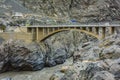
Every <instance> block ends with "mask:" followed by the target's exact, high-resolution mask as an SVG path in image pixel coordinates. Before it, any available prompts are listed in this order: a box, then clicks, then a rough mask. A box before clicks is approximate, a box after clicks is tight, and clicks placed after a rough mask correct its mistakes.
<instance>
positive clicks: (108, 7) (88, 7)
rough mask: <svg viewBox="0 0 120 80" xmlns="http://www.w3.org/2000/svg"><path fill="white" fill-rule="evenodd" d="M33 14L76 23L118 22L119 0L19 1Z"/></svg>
mask: <svg viewBox="0 0 120 80" xmlns="http://www.w3.org/2000/svg"><path fill="white" fill-rule="evenodd" d="M21 3H22V4H23V5H24V6H25V7H27V8H29V9H30V10H32V11H33V12H35V13H39V14H40V15H42V16H50V17H52V18H54V19H61V20H64V19H65V20H66V21H69V20H73V19H75V20H76V21H78V22H98V21H112V20H114V21H118V20H120V13H119V12H120V0H21Z"/></svg>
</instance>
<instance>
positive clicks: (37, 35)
mask: <svg viewBox="0 0 120 80" xmlns="http://www.w3.org/2000/svg"><path fill="white" fill-rule="evenodd" d="M25 28H27V33H31V34H32V41H37V42H40V41H44V40H45V39H47V38H49V37H50V36H52V35H54V34H56V33H59V32H63V31H69V30H74V31H79V32H82V33H86V34H88V35H91V36H93V37H95V38H97V39H99V40H101V39H104V38H105V37H107V36H110V35H113V34H115V33H116V26H105V25H39V26H29V27H25Z"/></svg>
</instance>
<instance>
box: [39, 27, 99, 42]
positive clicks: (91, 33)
mask: <svg viewBox="0 0 120 80" xmlns="http://www.w3.org/2000/svg"><path fill="white" fill-rule="evenodd" d="M70 30H72V31H78V32H82V33H86V34H88V35H90V36H93V37H95V38H97V39H98V40H99V39H100V37H99V35H98V34H95V33H93V32H90V31H87V30H81V29H59V30H55V31H53V32H50V33H49V34H47V35H45V36H44V37H43V38H41V39H40V42H41V41H44V40H46V39H47V38H49V37H50V36H52V35H54V34H56V33H59V32H63V31H70Z"/></svg>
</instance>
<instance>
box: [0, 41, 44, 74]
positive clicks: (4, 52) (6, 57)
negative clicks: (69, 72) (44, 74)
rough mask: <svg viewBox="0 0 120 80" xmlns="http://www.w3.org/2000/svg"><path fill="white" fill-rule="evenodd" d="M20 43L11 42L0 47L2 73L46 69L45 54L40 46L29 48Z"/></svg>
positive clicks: (0, 70)
mask: <svg viewBox="0 0 120 80" xmlns="http://www.w3.org/2000/svg"><path fill="white" fill-rule="evenodd" d="M21 44H22V43H21V42H19V41H15V42H14V41H9V42H7V43H4V44H2V45H1V46H0V72H5V71H9V70H40V69H42V68H43V67H44V62H45V61H44V58H45V57H44V53H42V52H41V50H40V49H39V46H35V45H33V46H32V47H33V48H32V49H29V48H27V47H26V46H24V45H21Z"/></svg>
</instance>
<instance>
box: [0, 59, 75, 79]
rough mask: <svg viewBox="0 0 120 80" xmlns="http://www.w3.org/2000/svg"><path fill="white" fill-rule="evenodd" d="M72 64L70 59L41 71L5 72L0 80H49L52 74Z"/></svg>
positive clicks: (0, 75)
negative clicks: (8, 79)
mask: <svg viewBox="0 0 120 80" xmlns="http://www.w3.org/2000/svg"><path fill="white" fill-rule="evenodd" d="M72 62H73V61H72V58H69V59H67V60H66V62H65V63H64V64H61V65H57V66H54V67H48V68H44V69H42V70H41V71H21V72H6V73H2V74H0V80H1V79H7V78H11V79H12V80H49V78H50V76H51V75H52V74H53V73H54V72H56V71H57V70H60V69H61V67H62V66H66V65H70V64H72Z"/></svg>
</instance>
